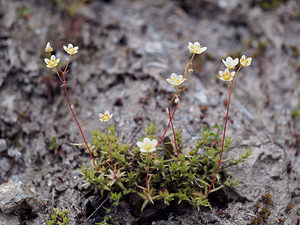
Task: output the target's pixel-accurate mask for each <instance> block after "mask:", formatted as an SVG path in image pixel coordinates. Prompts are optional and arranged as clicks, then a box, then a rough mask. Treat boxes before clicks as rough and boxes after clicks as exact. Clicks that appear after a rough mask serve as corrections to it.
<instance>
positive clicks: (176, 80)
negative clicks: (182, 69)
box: [167, 73, 185, 87]
mask: <svg viewBox="0 0 300 225" xmlns="http://www.w3.org/2000/svg"><path fill="white" fill-rule="evenodd" d="M167 81H168V82H169V83H170V84H171V85H173V86H174V87H177V86H178V85H180V84H182V83H183V82H184V81H185V79H184V78H183V76H182V75H177V74H176V73H172V74H171V75H170V78H167Z"/></svg>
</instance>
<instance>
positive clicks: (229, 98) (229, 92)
mask: <svg viewBox="0 0 300 225" xmlns="http://www.w3.org/2000/svg"><path fill="white" fill-rule="evenodd" d="M241 68H242V66H240V67H239V68H238V70H237V72H236V74H235V76H234V79H233V81H232V83H231V84H232V85H231V88H230V85H229V83H227V89H228V102H227V112H226V118H225V126H224V132H223V140H222V148H221V154H220V160H219V164H218V167H217V170H216V173H215V175H214V178H213V180H212V182H211V184H210V186H209V189H208V192H207V194H206V196H208V195H209V193H210V190H211V188H212V186H213V184H214V182H215V179H216V177H217V174H218V171H219V168H220V165H221V161H222V154H223V149H224V143H225V132H226V127H227V120H228V114H229V107H230V100H231V95H232V92H233V89H234V84H235V80H236V78H237V75H238V73H239V72H240V70H241Z"/></svg>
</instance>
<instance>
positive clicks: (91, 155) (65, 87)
mask: <svg viewBox="0 0 300 225" xmlns="http://www.w3.org/2000/svg"><path fill="white" fill-rule="evenodd" d="M68 65H69V63H68V64H67V66H68ZM65 71H66V68H65ZM65 71H64V72H63V78H64V80H61V76H60V75H59V73H58V71H57V70H56V73H57V75H58V77H59V78H60V80H61V81H62V83H63V86H64V89H65V94H66V98H67V102H68V105H69V109H70V111H71V113H72V115H73V117H74V119H75V121H76V124H77V126H78V128H79V131H80V134H81V136H82V138H83V140H84V143H85V146H86V147H87V149H88V150H89V154H90V157H91V159H92V163H93V165H94V167H95V169H96V170H98V167H97V165H96V164H95V160H94V157H93V154H92V151H91V149H90V147H89V145H88V143H87V141H86V139H85V136H84V134H83V132H82V129H81V127H80V124H79V123H78V120H77V118H76V115H75V113H74V111H73V109H72V106H71V103H70V100H69V96H68V90H67V85H66V78H65Z"/></svg>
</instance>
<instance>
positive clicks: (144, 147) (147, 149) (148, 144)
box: [143, 143, 153, 151]
mask: <svg viewBox="0 0 300 225" xmlns="http://www.w3.org/2000/svg"><path fill="white" fill-rule="evenodd" d="M152 148H153V144H152V143H144V145H143V149H144V150H145V151H151V150H152Z"/></svg>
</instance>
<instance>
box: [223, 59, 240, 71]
mask: <svg viewBox="0 0 300 225" xmlns="http://www.w3.org/2000/svg"><path fill="white" fill-rule="evenodd" d="M222 61H223V63H224V65H225V66H226V67H227V68H228V69H234V68H235V66H236V65H237V64H238V63H239V59H238V58H235V59H234V60H233V59H232V58H231V57H230V56H228V57H227V58H226V61H225V60H224V59H222Z"/></svg>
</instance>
